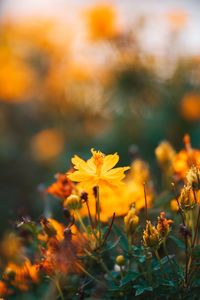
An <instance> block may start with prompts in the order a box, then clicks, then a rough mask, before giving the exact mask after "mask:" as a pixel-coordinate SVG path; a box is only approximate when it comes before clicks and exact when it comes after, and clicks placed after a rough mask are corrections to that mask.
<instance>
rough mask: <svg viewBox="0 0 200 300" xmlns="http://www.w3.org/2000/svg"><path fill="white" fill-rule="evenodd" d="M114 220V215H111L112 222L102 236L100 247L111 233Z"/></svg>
mask: <svg viewBox="0 0 200 300" xmlns="http://www.w3.org/2000/svg"><path fill="white" fill-rule="evenodd" d="M114 219H115V213H114V214H113V217H112V220H111V223H110V226H109V228H108V230H107V231H106V233H105V235H104V239H103V243H102V246H104V244H105V242H106V240H107V238H108V236H109V234H110V232H111V229H112V226H113V223H114Z"/></svg>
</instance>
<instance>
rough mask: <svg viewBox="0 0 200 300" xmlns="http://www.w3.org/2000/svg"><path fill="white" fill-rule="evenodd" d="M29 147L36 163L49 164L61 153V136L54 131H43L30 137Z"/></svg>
mask: <svg viewBox="0 0 200 300" xmlns="http://www.w3.org/2000/svg"><path fill="white" fill-rule="evenodd" d="M30 146H31V152H32V155H33V158H34V159H35V160H36V161H40V162H49V161H52V160H55V159H56V158H57V156H58V155H59V154H61V152H62V151H63V148H64V141H63V135H62V133H61V132H60V131H58V130H56V129H45V130H42V131H40V132H38V133H37V134H36V135H34V136H33V137H32V139H31V144H30Z"/></svg>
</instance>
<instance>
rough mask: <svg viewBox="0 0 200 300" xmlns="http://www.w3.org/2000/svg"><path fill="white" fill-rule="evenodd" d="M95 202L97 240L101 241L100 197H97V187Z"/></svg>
mask: <svg viewBox="0 0 200 300" xmlns="http://www.w3.org/2000/svg"><path fill="white" fill-rule="evenodd" d="M96 201H97V228H98V234H99V240H101V219H100V196H99V186H98V185H97V195H96Z"/></svg>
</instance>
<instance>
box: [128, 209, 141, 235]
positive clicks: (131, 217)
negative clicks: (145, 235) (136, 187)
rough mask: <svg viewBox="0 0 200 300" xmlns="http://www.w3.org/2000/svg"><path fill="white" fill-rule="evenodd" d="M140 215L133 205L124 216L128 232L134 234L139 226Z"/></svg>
mask: <svg viewBox="0 0 200 300" xmlns="http://www.w3.org/2000/svg"><path fill="white" fill-rule="evenodd" d="M138 223H139V217H138V216H137V215H136V210H135V207H134V206H132V207H131V208H130V210H129V212H128V214H127V215H126V216H125V217H124V224H125V230H126V233H127V234H129V235H130V234H133V233H134V232H135V230H136V228H137V226H138Z"/></svg>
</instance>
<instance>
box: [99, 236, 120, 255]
mask: <svg viewBox="0 0 200 300" xmlns="http://www.w3.org/2000/svg"><path fill="white" fill-rule="evenodd" d="M119 242H120V238H118V239H117V240H116V241H115V242H114V243H113V242H107V245H106V247H105V249H104V250H103V251H102V253H103V252H105V251H109V250H111V249H113V248H115V247H116V246H117V245H118V244H119Z"/></svg>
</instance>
